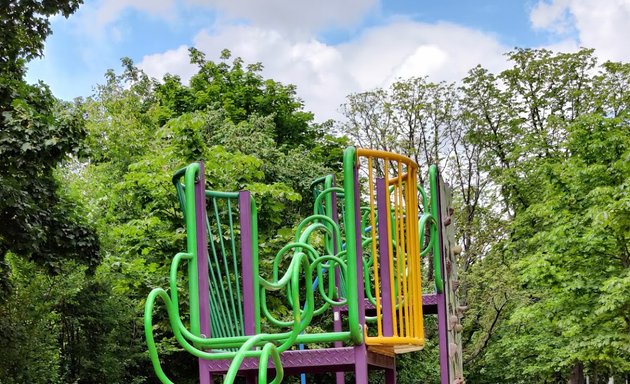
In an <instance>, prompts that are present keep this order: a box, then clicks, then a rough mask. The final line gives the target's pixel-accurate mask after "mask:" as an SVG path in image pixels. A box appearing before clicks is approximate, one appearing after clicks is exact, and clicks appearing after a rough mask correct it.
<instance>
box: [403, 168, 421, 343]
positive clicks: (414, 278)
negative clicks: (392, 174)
mask: <svg viewBox="0 0 630 384" xmlns="http://www.w3.org/2000/svg"><path fill="white" fill-rule="evenodd" d="M407 171H408V173H407V179H406V183H407V250H408V257H409V266H410V268H409V276H410V279H411V314H412V318H411V324H412V326H411V328H412V337H414V338H415V337H416V336H417V332H418V317H419V313H418V273H417V268H416V266H417V263H416V261H417V259H416V256H417V255H416V251H417V249H416V247H415V243H414V239H413V238H414V236H413V234H414V233H417V232H414V229H415V223H416V222H417V217H418V215H417V214H416V213H415V209H414V204H416V202H415V199H414V193H415V188H414V182H413V180H414V173H413V170H412V169H408V170H407Z"/></svg>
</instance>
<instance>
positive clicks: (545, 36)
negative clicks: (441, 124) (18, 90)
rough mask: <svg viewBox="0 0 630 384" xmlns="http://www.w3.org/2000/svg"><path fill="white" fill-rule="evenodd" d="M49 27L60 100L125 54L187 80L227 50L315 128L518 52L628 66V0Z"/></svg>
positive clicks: (143, 14) (155, 18)
mask: <svg viewBox="0 0 630 384" xmlns="http://www.w3.org/2000/svg"><path fill="white" fill-rule="evenodd" d="M52 29H53V35H52V36H51V37H49V38H48V40H47V41H46V47H45V50H44V57H43V58H42V59H38V60H35V61H33V62H31V63H30V64H29V71H28V74H27V80H28V81H30V82H36V81H38V80H42V81H44V82H45V83H46V84H48V85H49V86H50V88H51V89H52V91H53V93H54V94H55V95H56V96H57V97H59V98H61V99H65V100H72V99H73V98H75V97H78V96H82V97H87V96H90V95H92V94H93V93H94V87H95V86H96V85H97V84H103V83H104V82H105V77H104V74H105V72H106V71H107V70H108V69H110V68H111V69H114V70H116V71H117V72H120V71H121V64H120V59H121V58H122V57H130V58H131V59H132V60H133V61H134V63H136V65H137V66H138V67H140V68H142V69H143V70H144V71H145V72H146V73H147V74H148V75H150V76H152V77H155V78H158V79H161V78H162V76H163V75H164V74H166V73H171V74H177V75H179V76H181V78H182V80H183V81H185V82H187V81H188V79H189V78H190V76H191V75H193V74H194V73H195V72H196V71H195V67H194V66H192V65H191V64H190V63H189V58H188V48H189V47H196V48H198V49H200V50H201V51H203V52H205V54H206V58H207V59H210V60H218V59H219V56H220V53H221V50H223V49H224V48H227V49H229V50H230V51H231V52H232V54H233V55H234V56H240V57H242V58H243V60H244V61H245V62H246V63H256V62H262V64H263V66H264V70H263V75H264V76H265V77H267V78H272V79H274V80H277V81H281V82H283V83H285V84H295V85H296V86H297V93H298V96H299V97H300V98H301V99H302V100H303V101H304V104H305V109H306V110H308V111H312V112H314V114H315V119H316V121H325V120H327V119H331V118H332V119H339V118H340V113H339V106H340V105H341V104H342V103H343V102H344V100H345V97H346V96H347V95H349V94H351V93H355V92H363V91H368V90H372V89H374V88H377V87H387V86H389V85H390V84H391V83H392V82H394V81H396V80H398V79H405V78H409V77H412V76H417V77H421V76H427V77H428V79H429V80H431V81H436V82H437V81H447V82H456V81H458V80H461V79H462V78H463V77H464V76H466V73H467V72H468V71H469V70H470V69H471V68H473V67H475V66H477V65H482V66H483V67H485V68H487V69H489V70H490V71H492V72H495V73H496V72H500V71H501V70H503V69H506V68H508V66H509V63H508V62H507V61H506V57H505V53H506V52H509V51H510V50H512V49H514V48H515V47H524V48H525V47H527V48H547V49H551V50H554V51H558V52H559V51H562V52H572V51H576V50H578V49H579V48H580V47H587V48H595V53H596V55H597V56H598V57H599V58H600V60H601V61H602V62H603V61H605V60H613V61H626V62H628V61H630V44H628V43H627V40H628V37H630V0H85V1H84V4H83V5H82V6H81V7H80V8H79V10H78V11H77V12H76V13H75V14H73V15H71V16H70V17H69V18H68V19H65V18H63V17H61V16H55V17H53V18H52Z"/></svg>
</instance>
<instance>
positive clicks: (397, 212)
mask: <svg viewBox="0 0 630 384" xmlns="http://www.w3.org/2000/svg"><path fill="white" fill-rule="evenodd" d="M398 165H399V166H398V172H400V163H399V164H398ZM394 208H395V214H394V219H395V220H396V222H395V225H396V265H397V267H398V268H397V269H396V276H397V278H398V279H397V280H398V284H397V285H398V295H397V296H398V300H397V305H398V320H399V321H400V324H399V328H400V334H399V336H400V337H405V317H404V316H403V309H404V292H403V276H402V273H403V265H402V263H403V260H402V257H401V252H400V247H401V240H402V235H401V230H400V216H401V212H400V209H401V207H400V186H399V185H398V184H396V185H395V186H394Z"/></svg>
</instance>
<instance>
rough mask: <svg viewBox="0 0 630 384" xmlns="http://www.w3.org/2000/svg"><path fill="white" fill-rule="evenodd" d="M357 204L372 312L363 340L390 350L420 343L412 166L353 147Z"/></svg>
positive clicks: (408, 161)
mask: <svg viewBox="0 0 630 384" xmlns="http://www.w3.org/2000/svg"><path fill="white" fill-rule="evenodd" d="M357 166H358V167H359V186H360V190H361V197H362V198H361V200H362V201H363V204H368V206H369V213H366V214H365V215H363V217H364V221H365V223H364V224H363V227H364V231H362V232H363V239H362V244H363V253H364V255H363V257H364V265H365V266H366V267H367V268H365V269H364V273H365V274H366V277H365V278H366V279H367V280H366V283H365V285H366V290H368V291H370V290H372V291H373V294H371V292H368V295H367V296H368V298H372V300H371V301H372V304H373V305H374V307H375V311H376V319H375V320H376V335H374V331H373V330H372V331H371V332H368V334H367V336H366V344H368V345H373V346H384V347H385V346H386V347H388V348H391V349H393V350H394V351H395V352H403V351H408V350H410V349H419V347H422V346H423V345H424V324H423V318H422V281H421V268H420V267H421V261H420V244H419V240H418V188H417V183H418V180H417V179H418V176H417V175H418V165H417V164H416V163H415V162H414V161H413V160H411V159H409V158H407V157H405V156H401V155H398V154H394V153H389V152H384V151H377V150H369V149H357Z"/></svg>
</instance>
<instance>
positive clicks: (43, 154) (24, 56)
mask: <svg viewBox="0 0 630 384" xmlns="http://www.w3.org/2000/svg"><path fill="white" fill-rule="evenodd" d="M79 4H80V1H41V2H40V1H12V2H8V4H5V5H4V6H3V9H4V11H3V12H2V15H1V16H0V36H1V37H0V39H1V40H0V156H2V159H3V161H2V164H1V165H0V178H1V180H2V182H1V183H0V222H1V223H2V225H1V226H0V265H2V266H3V268H2V270H3V272H4V273H3V274H2V276H0V279H1V281H2V282H3V283H5V282H6V279H7V268H6V264H5V262H4V259H5V257H6V255H7V253H8V252H9V251H11V252H13V253H15V254H17V255H20V256H23V257H27V258H29V259H32V260H35V261H37V262H38V263H40V264H43V265H46V266H47V267H48V269H49V270H50V271H58V270H59V268H60V262H61V260H63V259H65V258H75V259H77V260H81V261H82V262H84V263H86V264H88V265H91V266H94V265H95V264H96V262H97V260H98V257H97V256H98V247H97V243H96V238H95V235H94V233H93V232H92V231H91V230H90V229H89V227H88V226H86V225H85V224H84V223H83V222H82V221H81V220H80V219H79V217H78V215H76V214H75V209H74V207H73V203H72V202H70V201H68V200H67V199H65V198H64V197H63V196H61V195H59V194H58V193H57V189H58V187H59V186H58V183H57V181H56V179H55V176H54V170H55V168H56V167H57V165H58V164H59V163H60V162H62V161H63V160H64V159H66V156H67V155H68V154H74V155H75V156H76V155H78V154H79V153H80V149H81V148H80V141H81V139H82V137H83V135H84V133H85V132H84V129H83V125H82V124H83V123H82V119H81V116H80V114H79V113H78V110H77V109H74V108H72V107H69V106H67V107H58V106H57V104H56V101H55V99H54V97H53V96H52V94H51V93H50V91H49V89H48V88H47V87H46V86H45V85H44V84H43V83H40V84H37V85H29V84H26V82H25V81H24V79H23V76H24V70H25V69H24V68H25V63H26V61H28V60H30V59H32V58H34V57H38V56H40V55H41V53H42V48H43V44H44V40H45V38H46V37H47V36H48V35H49V34H50V33H51V30H50V23H49V20H48V17H50V16H52V15H55V14H57V13H61V14H62V15H64V16H68V15H70V14H71V13H73V12H74V11H75V10H76V9H77V7H78V5H79Z"/></svg>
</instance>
